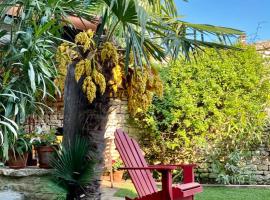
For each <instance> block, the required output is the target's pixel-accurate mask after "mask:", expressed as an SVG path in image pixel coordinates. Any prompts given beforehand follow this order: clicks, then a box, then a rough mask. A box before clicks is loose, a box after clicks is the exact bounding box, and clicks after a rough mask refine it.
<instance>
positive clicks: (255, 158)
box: [251, 156, 262, 165]
mask: <svg viewBox="0 0 270 200" xmlns="http://www.w3.org/2000/svg"><path fill="white" fill-rule="evenodd" d="M251 162H252V163H253V164H255V165H260V164H261V163H262V162H261V160H260V158H258V157H256V156H253V157H252V159H251Z"/></svg>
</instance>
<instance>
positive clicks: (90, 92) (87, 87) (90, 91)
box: [82, 76, 97, 103]
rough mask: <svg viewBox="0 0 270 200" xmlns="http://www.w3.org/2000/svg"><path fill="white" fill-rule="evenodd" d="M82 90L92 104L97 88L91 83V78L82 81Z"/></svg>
mask: <svg viewBox="0 0 270 200" xmlns="http://www.w3.org/2000/svg"><path fill="white" fill-rule="evenodd" d="M82 90H83V92H84V93H85V94H86V97H87V99H88V101H89V102H90V103H92V102H93V101H94V99H95V98H96V91H97V87H96V85H95V83H94V82H93V81H92V78H91V76H87V77H86V78H85V79H84V81H83V86H82Z"/></svg>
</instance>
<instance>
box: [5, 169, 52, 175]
mask: <svg viewBox="0 0 270 200" xmlns="http://www.w3.org/2000/svg"><path fill="white" fill-rule="evenodd" d="M52 171H53V169H41V168H38V167H27V168H23V169H10V168H8V167H0V176H1V175H2V176H10V177H26V176H43V175H48V174H51V173H52Z"/></svg>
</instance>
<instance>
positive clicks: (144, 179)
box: [124, 134, 155, 194]
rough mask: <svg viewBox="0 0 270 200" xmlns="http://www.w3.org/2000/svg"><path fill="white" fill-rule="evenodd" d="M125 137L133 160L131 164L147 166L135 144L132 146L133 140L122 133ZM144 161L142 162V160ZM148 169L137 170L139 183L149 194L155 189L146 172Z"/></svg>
mask: <svg viewBox="0 0 270 200" xmlns="http://www.w3.org/2000/svg"><path fill="white" fill-rule="evenodd" d="M124 136H125V138H126V142H127V145H128V146H129V147H130V149H128V152H129V155H130V157H131V158H132V160H133V163H132V165H133V166H136V167H147V164H144V163H146V162H145V160H144V157H143V156H142V153H141V150H140V149H138V148H137V147H136V146H134V142H133V141H132V140H131V139H130V138H129V137H128V135H127V134H124ZM143 161H144V162H143ZM146 171H148V172H149V173H150V171H149V170H139V172H140V174H139V175H140V177H139V178H140V179H141V184H142V186H143V188H144V189H145V191H146V194H151V193H154V192H155V190H153V186H152V185H151V182H150V181H149V180H150V177H148V174H147V172H146Z"/></svg>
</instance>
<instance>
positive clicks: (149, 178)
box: [131, 139, 158, 193]
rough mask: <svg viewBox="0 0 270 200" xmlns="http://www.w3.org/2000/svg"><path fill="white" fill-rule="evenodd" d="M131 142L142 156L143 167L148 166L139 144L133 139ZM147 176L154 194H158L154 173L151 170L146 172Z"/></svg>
mask: <svg viewBox="0 0 270 200" xmlns="http://www.w3.org/2000/svg"><path fill="white" fill-rule="evenodd" d="M131 141H132V142H133V145H134V146H135V149H136V150H137V154H138V155H140V157H141V158H142V159H141V162H142V165H143V166H148V165H147V163H146V160H145V159H144V156H143V155H142V152H141V150H140V147H139V145H138V143H137V142H136V141H135V140H133V139H131ZM146 174H147V178H148V180H149V184H150V185H151V187H152V191H153V193H154V192H157V191H158V189H157V185H156V182H155V180H154V179H153V177H152V173H151V172H150V170H146Z"/></svg>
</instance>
